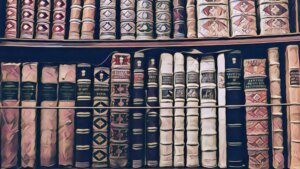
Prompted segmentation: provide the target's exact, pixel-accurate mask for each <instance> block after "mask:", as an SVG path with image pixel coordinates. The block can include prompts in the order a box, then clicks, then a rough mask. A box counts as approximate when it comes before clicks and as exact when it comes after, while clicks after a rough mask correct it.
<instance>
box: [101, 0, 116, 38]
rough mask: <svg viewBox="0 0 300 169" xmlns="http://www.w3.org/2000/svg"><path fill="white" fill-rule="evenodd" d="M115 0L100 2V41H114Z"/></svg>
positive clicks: (102, 0)
mask: <svg viewBox="0 0 300 169" xmlns="http://www.w3.org/2000/svg"><path fill="white" fill-rule="evenodd" d="M116 25H117V24H116V0H100V33H99V34H100V39H105V40H109V39H116Z"/></svg>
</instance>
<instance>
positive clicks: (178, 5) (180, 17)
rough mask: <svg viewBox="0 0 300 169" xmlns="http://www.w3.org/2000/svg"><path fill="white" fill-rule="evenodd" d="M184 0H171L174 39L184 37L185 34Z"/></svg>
mask: <svg viewBox="0 0 300 169" xmlns="http://www.w3.org/2000/svg"><path fill="white" fill-rule="evenodd" d="M185 6H186V0H174V1H173V28H174V33H173V37H174V38H175V39H180V38H185V35H186V22H185V19H186V11H185Z"/></svg>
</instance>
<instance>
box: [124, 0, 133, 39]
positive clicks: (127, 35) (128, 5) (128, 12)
mask: <svg viewBox="0 0 300 169" xmlns="http://www.w3.org/2000/svg"><path fill="white" fill-rule="evenodd" d="M120 29H121V30H120V31H121V39H122V40H133V39H135V29H136V26H135V0H121V23H120Z"/></svg>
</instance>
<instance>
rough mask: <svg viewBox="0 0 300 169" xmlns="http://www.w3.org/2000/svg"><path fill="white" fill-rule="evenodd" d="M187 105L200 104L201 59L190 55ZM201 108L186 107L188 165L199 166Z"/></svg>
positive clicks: (187, 76)
mask: <svg viewBox="0 0 300 169" xmlns="http://www.w3.org/2000/svg"><path fill="white" fill-rule="evenodd" d="M186 71H187V72H186V73H187V74H186V86H187V89H186V90H187V91H186V101H187V102H186V106H187V107H195V106H199V61H198V58H196V57H192V56H188V57H187V67H186ZM199 114H200V111H199V108H187V109H186V130H187V131H186V133H187V138H186V166H187V167H199V166H200V163H199Z"/></svg>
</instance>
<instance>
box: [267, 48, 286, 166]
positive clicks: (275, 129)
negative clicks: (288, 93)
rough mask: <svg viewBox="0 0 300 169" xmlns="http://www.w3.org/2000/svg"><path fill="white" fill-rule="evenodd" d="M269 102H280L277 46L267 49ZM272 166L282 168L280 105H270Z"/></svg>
mask: <svg viewBox="0 0 300 169" xmlns="http://www.w3.org/2000/svg"><path fill="white" fill-rule="evenodd" d="M268 61H269V80H270V94H271V104H281V85H280V82H281V80H280V62H279V51H278V48H269V49H268ZM271 122H272V152H273V167H274V168H284V154H283V151H284V146H283V138H284V137H283V122H282V107H281V106H272V107H271Z"/></svg>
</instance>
